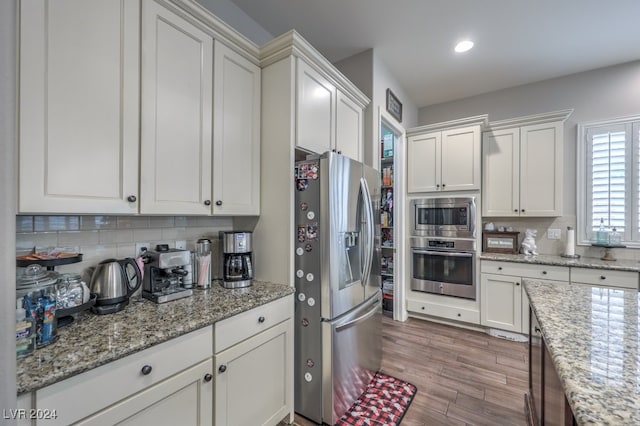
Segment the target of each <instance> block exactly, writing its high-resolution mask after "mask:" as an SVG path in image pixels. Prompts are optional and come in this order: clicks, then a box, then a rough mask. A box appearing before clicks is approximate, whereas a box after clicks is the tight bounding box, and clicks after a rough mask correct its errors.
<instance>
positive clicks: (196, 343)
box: [36, 326, 213, 425]
mask: <svg viewBox="0 0 640 426" xmlns="http://www.w3.org/2000/svg"><path fill="white" fill-rule="evenodd" d="M212 340H213V331H212V326H209V327H204V328H201V329H199V330H196V331H193V332H191V333H189V334H185V335H184V336H180V337H177V338H175V339H171V340H169V341H167V342H164V343H161V344H159V345H157V346H154V347H151V348H149V349H145V350H143V351H140V352H138V353H135V354H133V355H129V356H127V357H124V358H121V359H119V360H116V361H113V362H110V363H108V364H105V365H103V366H101V367H98V368H94V369H93V370H89V371H87V372H85V373H82V374H79V375H77V376H74V377H71V378H69V379H66V380H63V381H61V382H58V383H55V384H53V385H51V386H47V387H45V388H42V389H40V390H38V391H36V408H41V409H54V408H55V409H56V410H57V415H58V418H57V419H55V420H43V421H41V422H38V424H46V425H68V424H71V423H73V422H76V421H78V420H80V419H83V418H84V417H86V416H88V415H90V414H93V413H96V412H98V411H99V410H102V409H103V408H105V407H108V406H110V405H111V404H113V403H115V402H118V401H120V400H121V399H123V398H125V397H127V396H129V395H133V394H134V393H136V392H138V391H141V390H143V389H145V388H147V387H149V386H151V385H154V384H156V383H158V382H160V381H161V380H164V379H166V378H167V377H170V376H172V375H174V374H176V373H178V372H180V371H182V370H184V369H186V368H188V367H190V366H192V365H194V364H196V363H199V362H201V361H203V360H205V359H207V358H211V356H212V355H213V354H212V352H211V347H212V344H213V342H212ZM144 366H150V367H151V372H149V373H148V374H143V373H142V368H143V367H144Z"/></svg>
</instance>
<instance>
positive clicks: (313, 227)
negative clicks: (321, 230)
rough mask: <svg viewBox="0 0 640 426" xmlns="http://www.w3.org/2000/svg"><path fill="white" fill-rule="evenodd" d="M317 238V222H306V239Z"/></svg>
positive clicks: (312, 239) (313, 239)
mask: <svg viewBox="0 0 640 426" xmlns="http://www.w3.org/2000/svg"><path fill="white" fill-rule="evenodd" d="M317 239H318V222H311V223H308V224H307V240H308V241H315V240H317Z"/></svg>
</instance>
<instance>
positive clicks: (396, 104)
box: [387, 89, 402, 123]
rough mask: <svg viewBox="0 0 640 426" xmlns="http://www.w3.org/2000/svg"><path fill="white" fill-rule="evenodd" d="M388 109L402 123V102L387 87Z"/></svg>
mask: <svg viewBox="0 0 640 426" xmlns="http://www.w3.org/2000/svg"><path fill="white" fill-rule="evenodd" d="M387 111H388V112H389V114H391V115H392V116H393V118H395V119H396V120H398V123H402V104H401V103H400V101H399V100H398V98H397V97H396V95H394V94H393V92H392V91H391V89H387Z"/></svg>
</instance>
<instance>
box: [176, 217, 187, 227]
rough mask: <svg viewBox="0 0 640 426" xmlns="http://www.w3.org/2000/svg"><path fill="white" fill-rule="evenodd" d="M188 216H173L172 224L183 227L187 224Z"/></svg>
mask: <svg viewBox="0 0 640 426" xmlns="http://www.w3.org/2000/svg"><path fill="white" fill-rule="evenodd" d="M189 218H190V216H175V217H174V218H173V221H174V226H177V227H180V228H184V227H186V226H189Z"/></svg>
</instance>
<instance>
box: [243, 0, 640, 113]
mask: <svg viewBox="0 0 640 426" xmlns="http://www.w3.org/2000/svg"><path fill="white" fill-rule="evenodd" d="M232 1H233V2H234V3H235V4H236V5H238V7H240V8H241V9H242V10H243V11H244V12H245V13H247V14H248V15H249V16H251V17H252V18H253V19H254V20H255V21H256V22H258V23H259V24H260V25H261V26H262V27H264V28H265V29H266V30H267V31H269V32H270V33H272V34H274V35H279V34H282V33H284V32H286V31H288V30H290V29H292V28H295V29H296V30H297V31H298V32H299V33H301V34H302V35H303V37H305V38H306V39H307V40H308V41H309V42H310V43H311V44H312V45H313V46H315V47H316V48H317V49H318V50H319V51H320V52H322V54H324V55H325V57H327V59H329V60H330V61H332V62H336V61H339V60H341V59H344V58H346V57H349V56H351V55H354V54H356V53H359V52H361V51H363V50H366V49H369V48H374V49H375V51H376V52H377V53H376V54H377V55H379V57H380V58H381V59H382V61H383V62H384V63H385V64H386V65H387V67H388V68H389V69H390V71H391V73H392V74H393V75H394V76H395V77H396V79H397V80H398V81H399V82H400V84H401V85H402V86H403V88H404V90H405V91H406V92H407V93H408V94H409V95H410V96H411V97H412V100H413V102H414V103H415V104H416V105H417V106H418V107H423V106H428V105H433V104H437V103H441V102H446V101H450V100H455V99H461V98H466V97H468V96H473V95H477V94H481V93H486V92H491V91H494V90H498V89H503V88H507V87H513V86H518V85H522V84H526V83H531V82H535V81H541V80H546V79H549V78H554V77H559V76H563V75H568V74H573V73H576V72H581V71H586V70H591V69H595V68H600V67H605V66H609V65H614V64H619V63H623V62H629V61H633V60H637V59H640V0H608V1H607V0H448V1H447V0H396V1H393V0H316V1H313V0H232ZM463 38H470V39H472V40H473V41H474V42H475V47H474V48H473V49H472V50H471V51H470V52H468V53H465V54H455V53H454V52H453V47H454V44H455V43H456V42H457V41H459V40H461V39H463Z"/></svg>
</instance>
